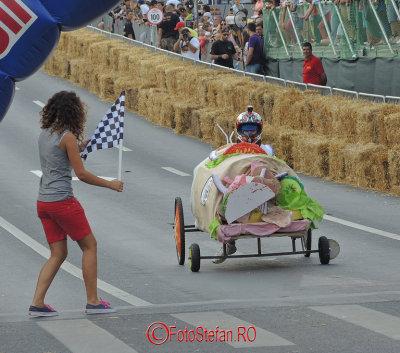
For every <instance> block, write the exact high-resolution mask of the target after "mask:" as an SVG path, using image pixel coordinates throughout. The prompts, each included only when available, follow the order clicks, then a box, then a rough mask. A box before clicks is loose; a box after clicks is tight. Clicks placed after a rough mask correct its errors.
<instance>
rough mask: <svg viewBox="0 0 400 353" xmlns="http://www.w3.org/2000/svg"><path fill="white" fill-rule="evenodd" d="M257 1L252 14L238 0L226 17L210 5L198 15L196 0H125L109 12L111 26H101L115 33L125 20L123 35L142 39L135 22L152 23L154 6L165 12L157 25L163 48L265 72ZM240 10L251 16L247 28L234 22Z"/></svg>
mask: <svg viewBox="0 0 400 353" xmlns="http://www.w3.org/2000/svg"><path fill="white" fill-rule="evenodd" d="M253 1H254V4H253V6H252V7H251V11H253V13H252V14H251V16H250V15H249V13H248V10H247V9H246V8H245V7H244V6H243V5H242V4H241V3H240V0H234V2H233V4H232V6H231V8H230V9H229V11H228V14H227V16H225V17H223V16H221V15H215V14H213V13H212V11H211V7H210V6H209V5H208V4H199V8H198V16H197V18H195V16H194V13H195V11H194V3H193V2H192V0H186V1H185V2H181V1H179V0H165V1H164V0H150V1H147V0H129V1H123V2H121V3H120V4H119V5H118V6H117V7H115V8H114V9H113V10H112V11H110V12H109V13H108V15H109V16H110V18H111V24H109V25H108V26H107V27H108V28H105V26H106V25H105V22H103V21H102V22H100V23H99V24H98V27H99V28H101V29H105V30H108V31H110V32H114V31H115V29H116V28H115V26H117V25H118V24H119V22H120V21H123V23H124V24H123V35H124V36H125V37H128V38H131V39H139V38H137V35H135V32H134V26H133V22H136V23H139V24H141V25H144V26H151V24H150V22H149V21H148V19H147V16H146V15H147V13H148V11H149V10H150V9H151V8H157V9H159V10H161V11H162V12H163V20H162V22H161V23H160V24H158V25H157V43H158V46H159V47H160V48H162V49H165V50H169V51H173V52H176V53H180V54H181V55H182V56H185V57H188V58H192V59H195V60H202V61H206V62H211V61H213V62H214V63H216V64H218V65H222V66H226V67H230V68H239V66H240V68H243V69H246V70H248V71H249V72H252V73H263V61H264V39H263V17H262V16H263V14H262V5H263V3H262V1H259V0H253ZM238 11H242V12H243V13H244V15H245V16H246V18H247V25H245V26H244V27H243V26H241V27H238V26H237V25H235V24H234V22H233V17H234V15H235V14H236V13H237V12H238ZM229 18H230V20H229ZM153 26H154V25H153ZM142 35H143V36H142V37H141V38H140V40H141V41H146V38H145V36H146V33H143V34H142Z"/></svg>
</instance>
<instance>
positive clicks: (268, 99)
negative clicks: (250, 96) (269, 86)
mask: <svg viewBox="0 0 400 353" xmlns="http://www.w3.org/2000/svg"><path fill="white" fill-rule="evenodd" d="M280 94H281V90H278V91H275V90H269V91H268V92H264V94H263V95H262V97H263V98H262V99H263V102H264V104H263V110H262V117H263V121H264V122H266V123H267V124H268V125H274V122H275V120H274V115H273V110H274V104H275V98H277V97H279V96H280ZM277 125H279V122H278V123H277Z"/></svg>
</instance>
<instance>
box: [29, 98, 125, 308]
mask: <svg viewBox="0 0 400 353" xmlns="http://www.w3.org/2000/svg"><path fill="white" fill-rule="evenodd" d="M40 115H41V116H42V118H41V128H42V132H41V134H40V136H39V156H40V165H41V168H42V173H43V174H42V177H41V179H40V187H39V196H38V200H37V212H38V216H39V218H40V220H41V221H42V224H43V229H44V232H45V234H46V238H47V242H48V243H49V247H50V252H51V254H50V258H49V259H48V260H47V262H46V263H45V264H44V266H43V268H42V270H41V271H40V274H39V278H38V282H37V286H36V291H35V295H34V297H33V301H32V305H31V306H30V307H29V315H31V316H55V315H58V314H57V312H56V311H55V310H54V309H53V308H52V307H51V306H50V305H46V304H45V303H44V298H45V296H46V293H47V290H48V289H49V287H50V284H51V283H52V281H53V279H54V277H55V275H56V274H57V272H58V270H59V268H60V266H61V265H62V263H63V262H64V260H65V259H66V257H67V254H68V249H67V234H68V235H69V236H70V238H71V239H72V240H74V241H76V242H77V243H78V245H79V247H80V248H81V250H82V274H83V279H84V282H85V287H86V295H87V305H86V310H85V311H86V313H87V314H94V313H107V312H114V311H115V310H114V309H113V308H112V307H111V306H110V304H109V303H106V302H104V301H103V300H102V299H101V298H100V300H99V298H98V297H97V242H96V238H95V237H94V235H93V233H92V230H91V228H90V225H89V223H88V221H87V219H86V216H85V212H84V210H83V208H82V206H81V204H80V203H79V201H78V200H77V199H76V198H75V197H74V195H73V191H72V185H71V180H72V176H71V171H72V169H73V170H74V172H75V174H76V176H77V177H78V178H79V179H80V180H82V181H83V182H85V183H87V184H91V185H96V186H101V187H106V188H109V189H111V190H115V191H119V192H121V191H122V190H123V182H122V181H119V180H113V181H107V180H105V179H102V178H99V177H97V176H96V175H94V174H92V173H90V172H88V171H87V170H86V169H85V167H84V166H83V162H82V159H81V157H80V150H82V149H84V148H85V147H86V145H87V144H88V142H89V140H86V141H83V136H84V128H85V123H86V107H85V105H84V104H83V103H82V101H81V100H80V98H79V97H78V96H77V95H76V93H75V92H66V91H61V92H58V93H56V94H55V95H54V96H53V97H51V98H50V99H49V101H48V102H47V104H46V106H45V107H44V108H43V110H42V111H41V112H40Z"/></svg>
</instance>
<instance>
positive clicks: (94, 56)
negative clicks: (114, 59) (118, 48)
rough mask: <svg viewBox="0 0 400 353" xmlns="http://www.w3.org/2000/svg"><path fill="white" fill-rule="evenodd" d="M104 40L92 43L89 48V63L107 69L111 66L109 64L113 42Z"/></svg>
mask: <svg viewBox="0 0 400 353" xmlns="http://www.w3.org/2000/svg"><path fill="white" fill-rule="evenodd" d="M102 39H103V40H100V41H98V42H95V43H92V44H90V45H89V47H88V54H87V56H88V62H89V63H96V64H99V65H103V66H105V67H109V66H110V62H109V55H108V53H109V50H110V48H111V47H112V41H111V40H107V39H105V38H104V37H103V38H102Z"/></svg>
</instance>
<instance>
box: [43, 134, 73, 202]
mask: <svg viewBox="0 0 400 353" xmlns="http://www.w3.org/2000/svg"><path fill="white" fill-rule="evenodd" d="M67 132H69V131H65V132H64V133H62V134H61V135H59V134H57V133H56V132H55V133H53V134H50V129H45V130H42V132H41V134H40V136H39V157H40V165H41V168H42V177H41V178H40V187H39V196H38V200H39V201H43V202H56V201H62V200H67V199H69V198H70V197H72V196H74V194H73V192H72V185H71V180H72V175H71V170H72V166H71V162H70V161H69V159H68V155H67V152H64V151H63V150H62V149H61V148H60V142H61V140H62V138H63V137H64V136H65V134H66V133H67Z"/></svg>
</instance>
